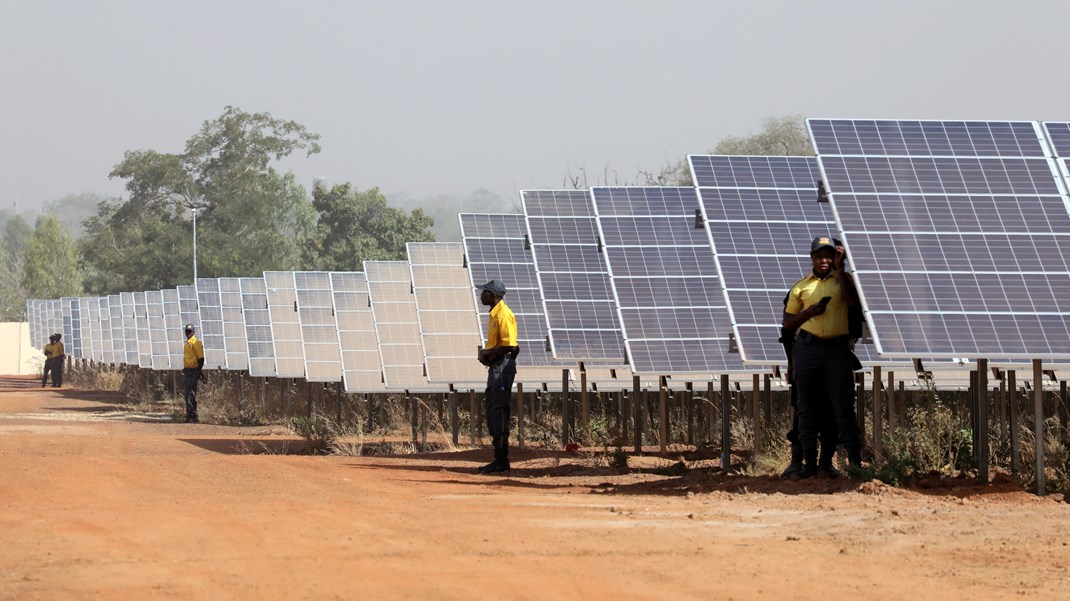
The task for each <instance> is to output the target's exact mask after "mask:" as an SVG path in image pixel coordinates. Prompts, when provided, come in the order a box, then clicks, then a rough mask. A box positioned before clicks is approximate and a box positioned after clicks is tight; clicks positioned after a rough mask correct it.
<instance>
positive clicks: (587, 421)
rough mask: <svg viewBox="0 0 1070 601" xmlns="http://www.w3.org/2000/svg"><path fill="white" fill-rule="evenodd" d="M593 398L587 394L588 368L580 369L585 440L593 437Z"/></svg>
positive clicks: (581, 422) (581, 418)
mask: <svg viewBox="0 0 1070 601" xmlns="http://www.w3.org/2000/svg"><path fill="white" fill-rule="evenodd" d="M590 430H591V399H590V397H589V396H588V395H587V370H586V369H580V431H581V432H582V433H583V437H584V439H585V440H590V438H591V431H590Z"/></svg>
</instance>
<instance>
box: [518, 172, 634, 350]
mask: <svg viewBox="0 0 1070 601" xmlns="http://www.w3.org/2000/svg"><path fill="white" fill-rule="evenodd" d="M520 197H521V201H522V202H523V205H524V214H525V216H526V219H525V220H526V225H527V233H528V236H529V240H530V242H531V249H532V258H533V263H534V265H535V271H536V275H537V278H538V283H539V288H540V289H541V290H542V294H543V304H544V315H545V319H546V321H547V325H548V335H549V338H550V348H551V352H552V354H553V356H554V357H556V358H558V359H577V360H583V361H591V360H593V361H595V362H599V360H605V361H606V362H609V363H616V364H623V363H624V335H623V333H622V331H621V326H620V318H619V315H618V313H617V304H616V299H615V298H614V297H613V289H612V285H611V284H610V281H609V271H608V269H607V267H606V262H605V257H604V255H603V253H602V252H601V247H600V246H599V238H598V224H597V220H596V218H595V212H594V204H593V202H592V200H591V194H590V192H589V191H587V190H522V191H521V192H520Z"/></svg>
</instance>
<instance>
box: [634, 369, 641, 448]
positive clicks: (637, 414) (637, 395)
mask: <svg viewBox="0 0 1070 601" xmlns="http://www.w3.org/2000/svg"><path fill="white" fill-rule="evenodd" d="M639 387H640V382H639V376H632V407H631V409H632V413H633V415H632V428H634V429H635V452H636V454H639V453H642V452H643V426H642V424H643V421H642V420H643V410H642V405H643V402H642V397H643V391H642V390H640V389H639Z"/></svg>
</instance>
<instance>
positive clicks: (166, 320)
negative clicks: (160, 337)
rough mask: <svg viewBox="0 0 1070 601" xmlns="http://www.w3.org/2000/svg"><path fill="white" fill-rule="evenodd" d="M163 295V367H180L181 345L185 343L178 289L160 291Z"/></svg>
mask: <svg viewBox="0 0 1070 601" xmlns="http://www.w3.org/2000/svg"><path fill="white" fill-rule="evenodd" d="M161 296H162V297H163V327H164V341H165V342H164V348H166V351H165V353H166V357H167V361H166V363H165V365H166V367H164V368H163V369H182V347H183V346H184V345H185V343H186V339H185V333H184V332H183V328H182V326H183V325H184V324H183V323H182V302H181V301H180V300H179V296H178V289H177V288H168V289H166V290H163V291H161Z"/></svg>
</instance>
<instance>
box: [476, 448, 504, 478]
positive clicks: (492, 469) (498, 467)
mask: <svg viewBox="0 0 1070 601" xmlns="http://www.w3.org/2000/svg"><path fill="white" fill-rule="evenodd" d="M478 471H479V473H481V474H494V473H497V472H505V471H509V449H494V461H491V462H490V463H488V464H487V465H484V466H483V467H481V468H479V470H478Z"/></svg>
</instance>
